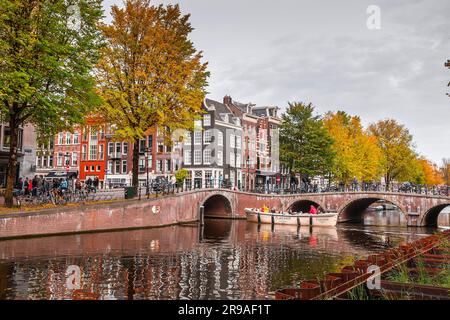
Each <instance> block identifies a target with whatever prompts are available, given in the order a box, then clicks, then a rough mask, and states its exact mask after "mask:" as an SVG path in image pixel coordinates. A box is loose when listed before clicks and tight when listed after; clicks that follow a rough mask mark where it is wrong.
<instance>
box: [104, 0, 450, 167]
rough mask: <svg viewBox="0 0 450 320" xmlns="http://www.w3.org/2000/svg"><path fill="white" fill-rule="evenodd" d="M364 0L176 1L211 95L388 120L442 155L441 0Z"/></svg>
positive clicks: (447, 147)
mask: <svg viewBox="0 0 450 320" xmlns="http://www.w3.org/2000/svg"><path fill="white" fill-rule="evenodd" d="M109 2H111V0H110V1H109ZM165 2H166V3H167V1H165ZM372 2H373V1H366V0H347V1H320V3H319V2H311V1H300V0H280V1H267V0H263V1H261V0H259V1H257V0H246V1H237V0H228V1H224V0H223V1H219V0H215V1H207V0H184V1H182V2H181V8H182V10H184V11H185V12H189V13H191V21H192V24H193V26H194V27H195V31H194V33H193V35H192V39H193V41H194V43H195V45H196V46H197V47H198V48H199V49H201V50H203V51H204V53H205V58H206V59H207V60H208V61H209V63H210V71H211V73H212V77H211V79H210V87H209V91H210V92H211V94H210V97H211V98H213V99H217V100H220V99H222V97H223V96H224V95H225V94H230V95H232V97H233V98H235V99H237V100H239V101H242V102H254V103H257V104H266V105H279V106H280V107H285V106H286V104H287V101H292V100H301V101H307V102H312V103H313V104H315V105H316V106H317V107H318V111H319V112H321V113H322V112H326V111H328V110H337V109H342V110H345V111H347V112H349V113H351V114H357V115H360V116H361V118H362V120H363V122H364V123H366V124H367V123H370V122H374V121H376V120H378V119H383V118H396V119H398V120H399V121H400V122H402V123H404V124H405V125H406V126H407V127H408V128H409V129H410V131H411V132H412V133H413V134H414V136H415V140H416V145H417V148H418V151H419V152H420V153H421V154H424V155H425V156H427V157H429V158H430V159H432V160H433V161H435V162H439V161H440V159H441V158H442V157H444V156H445V157H450V154H449V152H450V139H449V138H448V137H450V126H449V125H448V122H449V119H450V105H449V104H450V99H449V98H448V97H447V96H446V95H445V92H446V90H447V88H446V85H447V83H448V81H449V78H450V71H449V70H448V69H445V68H444V62H445V61H446V60H447V59H449V58H450V56H449V52H450V43H449V34H448V30H450V20H449V19H448V17H447V16H446V14H448V12H450V2H449V1H448V0H435V1H421V0H414V1H411V0H407V1H406V0H405V1H403V0H401V1H399V0H396V1H391V0H378V1H375V2H373V3H372ZM371 4H375V5H378V6H379V7H380V8H381V30H368V29H367V27H366V19H367V17H368V16H367V13H366V9H367V7H368V6H369V5H371Z"/></svg>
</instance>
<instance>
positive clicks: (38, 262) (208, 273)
mask: <svg viewBox="0 0 450 320" xmlns="http://www.w3.org/2000/svg"><path fill="white" fill-rule="evenodd" d="M396 215H398V217H395V216H396ZM400 215H401V213H398V212H384V213H383V212H381V213H379V212H375V213H374V212H371V213H368V214H367V215H366V219H365V224H340V225H338V227H337V228H312V229H311V228H309V227H306V228H303V227H302V228H297V227H290V226H278V225H277V226H274V227H272V226H270V225H261V226H258V225H257V224H254V223H247V222H246V221H229V220H207V221H206V226H205V227H204V228H203V229H202V228H198V227H197V226H196V225H187V226H172V227H166V228H159V229H146V230H134V231H123V232H111V233H95V234H82V235H68V236H58V237H45V238H34V239H17V240H8V241H0V299H71V298H74V297H75V294H76V293H77V292H76V289H77V288H79V290H81V291H83V292H87V293H88V294H87V295H89V293H90V296H92V297H97V298H99V299H136V300H137V299H271V298H273V293H274V291H275V290H277V289H279V288H283V287H286V286H293V285H296V284H298V282H299V281H300V280H304V279H317V278H318V277H321V275H323V274H324V273H326V272H332V271H338V270H339V269H340V268H342V267H343V266H345V265H348V264H351V263H352V262H353V261H354V260H355V259H358V258H360V257H364V256H367V255H368V254H370V253H373V252H379V251H382V250H384V249H386V248H389V247H394V246H398V245H399V244H401V243H405V242H411V241H414V240H415V239H418V238H420V237H424V236H426V235H428V234H430V233H433V232H435V231H436V229H427V228H406V227H403V226H401V221H402V217H401V216H400ZM386 219H390V220H389V223H390V224H391V226H389V227H386V226H384V227H382V226H378V224H379V222H386ZM396 222H399V223H398V224H399V225H396ZM69 267H70V268H71V269H72V270H74V268H75V270H78V269H77V268H79V271H80V274H79V277H78V276H76V277H75V278H72V280H73V281H72V282H71V283H69V284H67V279H66V272H67V270H68V268H69ZM74 275H77V273H74ZM74 279H75V280H74ZM74 286H75V287H74ZM77 286H78V287H77Z"/></svg>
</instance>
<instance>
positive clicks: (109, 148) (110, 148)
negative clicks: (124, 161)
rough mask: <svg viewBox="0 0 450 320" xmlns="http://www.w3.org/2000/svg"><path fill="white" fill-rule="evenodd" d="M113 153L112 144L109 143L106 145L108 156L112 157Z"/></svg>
mask: <svg viewBox="0 0 450 320" xmlns="http://www.w3.org/2000/svg"><path fill="white" fill-rule="evenodd" d="M113 152H114V143H113V142H109V143H108V156H112V154H113Z"/></svg>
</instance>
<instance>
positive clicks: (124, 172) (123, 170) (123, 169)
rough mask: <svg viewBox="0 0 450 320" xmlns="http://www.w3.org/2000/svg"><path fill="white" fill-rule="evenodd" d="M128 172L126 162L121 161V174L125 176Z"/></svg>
mask: <svg viewBox="0 0 450 320" xmlns="http://www.w3.org/2000/svg"><path fill="white" fill-rule="evenodd" d="M127 172H128V168H127V160H122V173H123V174H126V173H127Z"/></svg>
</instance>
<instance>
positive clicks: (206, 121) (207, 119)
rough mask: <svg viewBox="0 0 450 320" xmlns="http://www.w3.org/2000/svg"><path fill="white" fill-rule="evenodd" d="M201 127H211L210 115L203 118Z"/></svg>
mask: <svg viewBox="0 0 450 320" xmlns="http://www.w3.org/2000/svg"><path fill="white" fill-rule="evenodd" d="M203 126H204V127H209V126H211V115H210V114H205V115H204V116H203Z"/></svg>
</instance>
